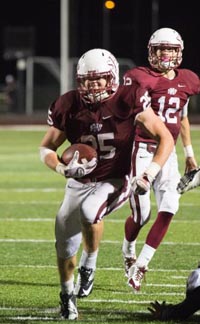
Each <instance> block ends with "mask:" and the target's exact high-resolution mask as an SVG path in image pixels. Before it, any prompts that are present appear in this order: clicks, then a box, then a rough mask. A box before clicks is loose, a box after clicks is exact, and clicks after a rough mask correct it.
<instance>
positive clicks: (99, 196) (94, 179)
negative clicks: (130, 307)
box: [40, 49, 174, 320]
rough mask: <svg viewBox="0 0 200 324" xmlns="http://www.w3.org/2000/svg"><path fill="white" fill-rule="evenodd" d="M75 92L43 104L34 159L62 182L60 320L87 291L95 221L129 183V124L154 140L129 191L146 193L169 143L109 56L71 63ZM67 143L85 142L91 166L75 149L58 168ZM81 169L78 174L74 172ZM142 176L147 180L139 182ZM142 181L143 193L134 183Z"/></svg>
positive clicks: (143, 94)
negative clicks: (93, 154)
mask: <svg viewBox="0 0 200 324" xmlns="http://www.w3.org/2000/svg"><path fill="white" fill-rule="evenodd" d="M77 83H78V89H76V90H72V91H69V92H67V93H65V94H63V95H62V96H60V97H59V98H58V99H57V100H56V101H55V102H54V103H53V104H52V105H51V107H50V110H49V116H48V123H49V125H50V127H49V129H48V130H47V133H46V134H45V136H44V138H43V139H42V142H41V144H40V157H41V160H42V161H43V162H44V163H45V164H46V165H47V166H48V167H49V168H51V169H53V170H54V171H57V172H58V173H59V174H61V175H63V176H65V177H67V178H69V179H68V182H67V185H66V191H65V196H64V199H63V202H62V204H61V207H60V209H59V211H58V213H57V216H56V225H55V236H56V252H57V263H58V270H59V274H60V285H61V292H60V303H61V315H62V317H64V318H66V319H69V320H75V319H77V317H78V311H77V306H76V297H78V298H82V297H86V296H88V295H89V294H90V293H91V291H92V288H93V283H94V274H95V269H96V260H97V254H98V249H99V243H100V240H101V237H102V233H103V220H102V219H103V217H104V216H106V215H108V214H109V213H111V212H112V211H113V210H115V209H117V208H119V207H120V206H122V205H123V204H124V202H125V201H127V199H128V197H129V194H130V186H131V183H130V181H129V178H128V177H127V175H128V174H129V172H130V164H131V152H132V146H133V138H134V134H135V133H134V131H135V123H139V124H141V125H143V127H144V128H146V129H147V130H148V131H149V132H150V133H151V135H152V136H153V138H156V139H157V140H158V141H159V144H158V149H157V151H156V154H155V156H154V158H153V160H152V162H151V163H150V165H148V166H146V170H144V171H145V174H143V175H141V179H140V181H139V182H137V181H135V179H133V183H132V185H133V187H134V188H135V189H136V190H139V191H140V190H148V189H149V188H150V184H151V180H152V179H154V177H155V176H156V174H157V173H158V171H159V170H160V168H161V167H162V166H163V164H164V163H165V161H166V160H167V159H168V157H169V155H170V153H171V151H172V150H173V147H174V141H173V138H172V136H171V134H170V132H169V131H168V129H167V128H166V127H165V125H164V124H163V122H162V121H161V120H160V119H159V118H158V117H157V116H156V115H155V114H154V112H153V110H152V109H151V107H150V98H149V96H148V91H146V89H143V88H142V87H140V86H138V84H137V83H133V84H132V85H131V86H124V85H119V66H118V62H117V60H116V58H115V57H114V56H113V55H112V54H111V53H110V52H109V51H106V50H104V49H92V50H90V51H88V52H86V53H85V54H83V55H82V57H81V58H80V59H79V62H78V65H77ZM65 140H68V141H69V142H70V143H71V144H74V143H80V142H82V143H86V144H89V145H92V146H93V147H94V148H95V149H96V151H97V153H98V163H96V160H95V159H94V161H93V162H94V164H93V168H92V167H91V161H90V162H89V165H88V163H87V162H85V163H84V164H81V165H80V164H79V163H78V155H77V152H75V153H76V154H75V153H74V157H73V158H72V160H71V162H70V163H69V164H68V165H67V166H66V165H63V164H62V163H60V161H59V160H58V157H57V154H56V151H57V149H58V147H59V146H60V145H61V144H63V143H64V141H65ZM80 167H81V169H82V171H83V172H82V173H81V177H80V174H79V172H77V170H78V169H79V168H80ZM148 176H149V179H150V180H147V177H148ZM147 182H148V184H149V187H148V188H147V189H143V188H142V187H140V186H141V184H142V183H145V184H147ZM82 239H83V252H82V255H81V258H80V261H79V268H78V277H77V281H76V286H75V289H74V271H75V268H76V254H77V252H78V249H79V247H80V244H81V242H82Z"/></svg>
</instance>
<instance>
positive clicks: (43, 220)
mask: <svg viewBox="0 0 200 324" xmlns="http://www.w3.org/2000/svg"><path fill="white" fill-rule="evenodd" d="M105 221H106V223H119V224H123V223H124V220H123V219H109V218H105ZM153 221H154V220H150V221H149V223H153ZM0 222H55V219H54V218H37V217H29V218H17V217H16V218H6V217H5V218H4V217H0ZM173 223H181V224H182V223H184V224H191V223H192V224H199V223H200V219H199V220H173Z"/></svg>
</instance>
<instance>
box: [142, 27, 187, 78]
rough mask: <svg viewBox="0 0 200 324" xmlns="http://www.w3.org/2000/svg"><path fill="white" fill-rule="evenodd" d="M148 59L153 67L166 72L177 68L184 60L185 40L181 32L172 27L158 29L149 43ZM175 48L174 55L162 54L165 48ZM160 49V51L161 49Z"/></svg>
mask: <svg viewBox="0 0 200 324" xmlns="http://www.w3.org/2000/svg"><path fill="white" fill-rule="evenodd" d="M147 48H148V51H149V55H148V60H149V63H150V65H151V66H152V68H154V69H156V70H159V71H161V72H165V71H168V70H172V69H175V68H177V67H178V66H179V65H180V64H181V62H182V51H183V49H184V44H183V40H182V38H181V36H180V34H179V33H178V32H177V31H176V30H174V29H171V28H161V29H158V30H156V31H155V32H154V33H153V34H152V36H151V37H150V40H149V43H148V46H147ZM165 48H166V49H169V48H170V49H174V51H175V53H174V54H173V55H172V57H169V56H167V55H164V54H161V53H159V52H161V50H160V49H162V51H163V50H164V49H165ZM159 50H160V51H159Z"/></svg>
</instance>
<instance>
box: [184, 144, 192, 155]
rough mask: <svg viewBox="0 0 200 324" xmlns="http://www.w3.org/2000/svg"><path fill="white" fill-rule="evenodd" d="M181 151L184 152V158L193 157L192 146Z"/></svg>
mask: <svg viewBox="0 0 200 324" xmlns="http://www.w3.org/2000/svg"><path fill="white" fill-rule="evenodd" d="M183 150H184V154H185V157H186V158H187V157H193V156H194V151H193V148H192V145H187V146H184V148H183Z"/></svg>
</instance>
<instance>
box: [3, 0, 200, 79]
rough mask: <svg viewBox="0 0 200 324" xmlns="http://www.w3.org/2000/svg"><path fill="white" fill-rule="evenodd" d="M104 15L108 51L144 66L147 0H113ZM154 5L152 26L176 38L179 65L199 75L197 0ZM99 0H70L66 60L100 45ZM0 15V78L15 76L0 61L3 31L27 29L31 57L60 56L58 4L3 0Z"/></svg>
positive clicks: (149, 27) (149, 25)
mask: <svg viewBox="0 0 200 324" xmlns="http://www.w3.org/2000/svg"><path fill="white" fill-rule="evenodd" d="M115 2H116V8H115V9H114V10H112V11H111V12H110V37H109V46H108V47H109V48H107V49H109V50H111V51H112V52H113V54H114V55H115V56H116V57H124V58H131V59H133V61H135V63H136V64H137V65H146V64H147V48H146V46H147V42H148V39H149V37H150V35H151V34H152V19H151V0H115ZM158 2H159V15H158V25H157V27H156V28H160V27H171V28H174V29H176V30H177V31H179V32H180V34H181V35H182V38H183V40H184V44H185V49H184V56H183V63H182V67H187V68H190V69H192V70H193V71H195V72H196V73H198V74H200V64H199V63H200V36H199V31H200V18H199V16H200V13H199V10H198V1H196V0H190V1H189V2H187V4H184V3H183V1H182V0H168V1H163V0H160V1H158ZM103 3H104V1H103V0H70V56H76V57H79V56H80V55H82V54H83V53H84V52H85V51H87V50H88V49H90V48H94V47H104V46H103V45H104V43H103V36H102V26H103V9H102V7H103ZM3 7H4V9H3V10H2V9H1V11H0V35H1V38H0V80H1V81H2V80H4V78H5V75H6V74H8V73H13V74H15V72H14V70H15V61H14V60H11V61H5V60H4V59H3V53H4V49H5V44H4V29H5V27H8V26H12V27H15V28H17V27H26V28H27V27H30V26H31V27H33V28H34V29H35V46H34V52H35V55H36V56H52V57H59V56H60V0H41V1H36V0H26V1H25V0H17V1H13V0H6V1H5V3H4V5H3Z"/></svg>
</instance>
